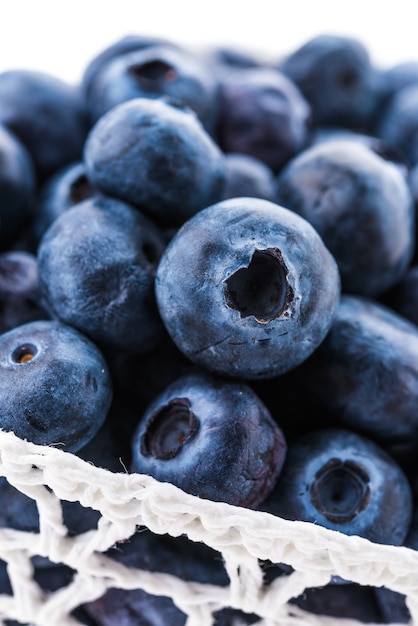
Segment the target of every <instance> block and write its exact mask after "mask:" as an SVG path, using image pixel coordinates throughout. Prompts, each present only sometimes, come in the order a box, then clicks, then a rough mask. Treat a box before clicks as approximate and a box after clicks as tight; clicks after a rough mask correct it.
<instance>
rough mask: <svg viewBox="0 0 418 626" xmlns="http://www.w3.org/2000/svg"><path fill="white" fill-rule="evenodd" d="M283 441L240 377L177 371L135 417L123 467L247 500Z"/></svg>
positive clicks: (279, 455)
mask: <svg viewBox="0 0 418 626" xmlns="http://www.w3.org/2000/svg"><path fill="white" fill-rule="evenodd" d="M285 455H286V441H285V439H284V436H283V433H282V431H281V429H280V428H279V426H278V425H277V424H276V422H275V421H274V420H273V418H272V417H271V415H270V413H269V411H268V409H267V408H266V407H265V405H264V404H263V403H262V402H261V400H260V399H259V398H258V396H257V395H256V394H255V393H254V392H253V391H252V389H250V387H248V386H247V385H246V384H244V383H238V382H225V381H223V380H222V379H216V378H214V377H212V376H209V375H208V374H191V375H189V376H183V377H181V378H179V379H177V380H176V381H175V382H174V383H172V384H171V385H169V386H168V387H167V388H166V389H165V390H164V391H163V392H162V393H161V394H160V395H159V396H158V397H157V398H155V400H154V401H153V402H152V403H151V404H150V406H149V407H148V409H147V410H146V411H145V413H144V415H143V416H142V418H141V419H140V421H139V423H138V427H137V430H136V432H135V434H134V437H133V440H132V464H131V470H132V471H133V472H138V473H142V474H149V475H151V476H153V477H154V478H156V479H157V480H161V481H164V482H170V483H172V484H174V485H176V486H177V487H180V489H183V490H184V491H186V492H187V493H191V494H193V495H196V496H198V497H201V498H207V499H210V500H215V501H221V502H227V503H229V504H233V505H236V506H245V507H248V508H255V507H256V506H257V505H258V504H259V503H260V502H261V501H262V500H263V499H264V498H265V497H266V496H267V494H268V493H269V492H270V491H271V489H272V488H273V485H274V483H275V480H276V478H277V476H278V475H279V473H280V470H281V468H282V466H283V462H284V458H285Z"/></svg>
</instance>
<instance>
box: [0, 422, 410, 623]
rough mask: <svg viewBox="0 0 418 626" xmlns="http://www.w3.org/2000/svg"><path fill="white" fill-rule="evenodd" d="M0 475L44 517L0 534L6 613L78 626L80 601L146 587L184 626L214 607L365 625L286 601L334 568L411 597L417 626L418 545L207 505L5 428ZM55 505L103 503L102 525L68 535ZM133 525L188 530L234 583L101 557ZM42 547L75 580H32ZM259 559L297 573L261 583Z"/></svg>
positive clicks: (264, 619) (1, 604)
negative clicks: (53, 584) (215, 554)
mask: <svg viewBox="0 0 418 626" xmlns="http://www.w3.org/2000/svg"><path fill="white" fill-rule="evenodd" d="M0 474H2V475H4V476H6V477H7V479H8V480H9V482H10V483H11V484H13V485H14V486H15V487H16V488H17V489H19V490H20V491H22V492H24V493H25V494H26V495H28V496H30V497H31V498H34V499H35V500H36V502H37V505H38V509H39V514H40V532H39V534H37V533H26V532H19V531H16V530H13V529H8V528H4V529H0V558H2V559H3V560H5V561H6V562H7V563H8V572H9V576H10V579H11V584H12V589H13V596H6V595H3V596H0V619H1V620H5V619H16V620H18V621H21V622H23V623H30V624H33V625H36V626H52V625H54V626H55V625H58V624H59V625H60V626H76V625H77V624H78V621H77V620H76V619H75V618H74V617H72V616H71V615H70V612H71V611H72V610H73V609H74V608H75V607H77V606H79V605H80V604H83V603H85V602H88V601H91V600H94V599H95V598H98V597H99V596H101V595H102V594H103V593H104V592H105V590H106V589H107V588H109V587H119V588H124V589H133V588H138V587H140V588H142V589H144V590H145V591H147V592H149V593H152V594H156V595H160V596H161V595H167V596H169V597H171V598H172V599H173V601H174V602H175V604H176V605H177V606H178V607H179V608H180V609H181V610H182V611H183V612H184V613H186V615H187V616H188V617H187V626H210V625H211V624H212V623H213V618H212V613H213V612H214V611H217V610H219V609H221V608H223V607H227V606H229V607H233V608H237V609H241V610H243V611H244V612H247V613H256V614H257V615H259V616H260V621H259V622H257V625H258V626H307V625H312V626H320V625H321V626H336V623H337V622H338V625H339V626H354V625H356V624H359V622H357V621H355V620H348V619H341V620H336V618H326V617H322V616H315V615H312V614H310V613H307V612H305V611H303V610H301V609H299V608H297V607H295V606H294V605H291V604H288V600H289V599H290V598H292V597H295V596H299V595H300V594H301V593H303V591H304V590H305V588H307V587H316V586H322V585H324V584H326V583H328V582H329V580H330V578H331V576H333V575H339V576H341V577H343V578H345V579H347V580H351V581H353V582H355V583H359V584H361V585H372V586H376V587H379V586H385V587H388V588H389V589H392V590H394V591H398V592H400V593H403V594H405V595H406V596H407V604H408V608H409V610H410V613H411V616H412V620H411V624H418V552H415V551H413V550H410V549H407V548H398V547H392V546H382V545H377V544H373V543H371V542H369V541H367V540H365V539H362V538H360V537H348V536H345V535H343V534H341V533H338V532H332V531H328V530H326V529H324V528H321V527H319V526H315V525H314V524H309V523H304V522H289V521H286V520H282V519H280V518H277V517H274V516H272V515H268V514H266V513H261V512H256V511H250V510H247V509H243V508H240V507H234V506H230V505H227V504H223V503H217V502H211V501H208V500H202V499H199V498H196V497H194V496H190V495H188V494H185V493H184V492H183V491H181V490H180V489H178V488H176V487H174V486H173V485H170V484H166V483H159V482H157V481H156V480H154V479H152V478H151V477H149V476H143V475H139V474H127V473H123V472H121V473H118V474H114V473H111V472H108V471H106V470H103V469H100V468H97V467H94V466H92V465H91V464H89V463H86V462H85V461H83V460H81V459H79V458H78V457H76V456H74V455H72V454H69V453H65V452H62V451H61V450H58V449H55V448H52V447H44V446H37V445H34V444H31V443H28V442H25V441H22V440H21V439H18V438H17V437H16V436H15V435H13V434H12V433H4V432H1V431H0ZM45 485H46V486H48V487H49V488H50V489H46V487H45ZM60 500H70V501H75V500H78V501H79V502H80V503H81V504H82V505H83V506H88V507H92V508H95V509H97V510H99V511H100V513H101V518H100V521H99V524H98V528H97V530H94V531H90V532H87V533H84V534H81V535H78V536H76V537H68V536H67V535H66V528H65V526H64V525H63V523H62V516H61V506H60ZM138 526H146V527H148V528H149V529H150V530H151V531H152V532H154V533H157V534H165V533H168V534H169V535H172V536H174V537H178V536H180V535H182V534H186V535H187V536H188V537H189V538H190V539H191V540H193V541H203V542H204V543H206V544H207V545H208V546H211V547H212V548H214V549H215V550H218V551H220V552H221V553H222V555H223V557H224V560H225V567H226V570H227V573H228V575H229V577H230V585H229V586H227V587H217V586H213V585H203V584H198V583H189V582H185V581H183V580H179V579H177V578H175V577H174V576H170V575H168V574H162V573H150V572H146V571H141V570H133V569H128V568H126V567H124V566H123V565H121V564H120V563H116V562H115V561H113V560H111V559H109V558H107V557H105V555H103V554H102V552H104V551H106V550H107V549H108V548H109V547H110V546H112V545H114V544H115V542H116V541H119V540H121V539H126V538H128V537H130V536H131V535H132V534H133V533H134V532H135V530H136V529H137V527H138ZM36 554H38V555H42V556H45V557H48V558H49V559H50V560H51V561H53V562H56V563H64V564H66V565H68V566H69V567H71V568H73V569H75V570H77V574H76V576H75V577H74V579H73V580H72V582H71V583H70V584H69V585H68V586H67V587H65V588H62V589H59V590H58V591H56V592H53V593H49V594H45V593H44V592H43V591H42V590H41V589H40V587H39V586H38V585H37V584H36V583H35V582H34V581H33V579H32V571H33V570H32V565H31V561H30V558H31V557H32V556H33V555H36ZM259 559H260V560H270V561H271V562H273V563H286V564H289V565H291V566H292V567H293V568H294V570H295V571H294V572H293V573H292V574H290V575H289V576H283V577H280V578H278V579H276V580H275V581H274V582H273V583H272V584H271V585H269V586H265V585H264V586H263V581H262V571H261V569H260V566H259ZM2 623H4V621H3V622H2Z"/></svg>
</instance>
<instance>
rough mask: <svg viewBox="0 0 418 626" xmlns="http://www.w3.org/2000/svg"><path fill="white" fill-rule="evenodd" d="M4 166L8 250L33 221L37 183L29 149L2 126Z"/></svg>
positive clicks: (3, 229) (2, 225)
mask: <svg viewBox="0 0 418 626" xmlns="http://www.w3.org/2000/svg"><path fill="white" fill-rule="evenodd" d="M0 85H1V76H0ZM0 106H1V105H0ZM0 163H1V168H0V250H6V249H8V248H10V247H11V246H12V245H13V244H14V243H15V241H16V240H17V238H18V236H19V235H20V233H21V232H22V230H23V229H24V228H25V227H26V225H27V223H28V222H29V220H30V218H31V208H32V202H33V199H34V196H35V192H36V189H37V181H36V175H35V169H34V165H33V162H32V158H31V157H30V155H29V153H28V151H27V150H26V148H25V146H24V145H23V144H22V142H21V141H19V139H18V138H17V137H16V136H15V135H14V134H13V133H12V132H10V131H9V130H7V128H5V127H3V126H0Z"/></svg>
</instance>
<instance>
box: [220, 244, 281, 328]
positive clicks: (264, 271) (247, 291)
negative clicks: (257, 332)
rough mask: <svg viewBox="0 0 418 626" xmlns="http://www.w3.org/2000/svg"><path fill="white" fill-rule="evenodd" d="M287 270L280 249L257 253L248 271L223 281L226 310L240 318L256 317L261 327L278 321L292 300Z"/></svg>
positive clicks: (243, 269)
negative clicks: (227, 308)
mask: <svg viewBox="0 0 418 626" xmlns="http://www.w3.org/2000/svg"><path fill="white" fill-rule="evenodd" d="M287 274H288V269H287V267H286V265H285V264H284V261H283V257H282V254H281V252H280V250H279V249H278V248H267V249H265V250H254V252H253V255H252V257H251V261H250V263H249V265H248V266H247V267H242V268H240V269H239V270H237V271H236V272H234V273H233V274H232V275H231V276H230V277H229V278H227V279H226V280H225V281H224V285H225V286H224V297H225V302H226V304H227V306H228V307H229V308H231V309H235V310H236V311H239V313H240V315H241V317H249V316H250V315H253V316H254V317H255V319H256V320H257V322H259V323H260V324H267V323H268V322H269V321H271V320H273V319H275V318H277V317H279V315H281V314H282V313H283V312H284V310H285V309H286V308H287V307H288V305H289V304H290V302H291V301H292V300H293V289H292V288H291V286H290V285H289V283H288V281H287V278H286V277H287Z"/></svg>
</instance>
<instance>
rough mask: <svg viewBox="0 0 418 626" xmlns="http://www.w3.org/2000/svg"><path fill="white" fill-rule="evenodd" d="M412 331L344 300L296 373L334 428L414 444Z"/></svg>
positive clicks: (378, 310) (417, 383) (355, 299)
mask: <svg viewBox="0 0 418 626" xmlns="http://www.w3.org/2000/svg"><path fill="white" fill-rule="evenodd" d="M417 364H418V330H417V328H416V326H415V325H414V324H412V323H411V322H409V321H407V320H406V319H404V318H402V317H401V316H399V315H397V314H396V313H395V312H393V311H391V310H390V309H388V308H386V307H385V306H383V305H381V304H379V303H377V302H374V301H372V300H369V299H366V298H362V297H359V296H348V295H344V296H343V297H342V299H341V304H340V306H339V308H338V310H337V312H336V315H335V318H334V321H333V324H332V326H331V330H330V332H329V333H328V335H327V337H326V338H325V340H324V341H323V343H322V344H321V346H319V348H318V349H317V350H316V351H315V353H314V354H313V355H312V357H311V358H310V359H309V360H308V361H306V362H305V363H303V364H302V366H301V367H300V369H299V370H298V372H297V375H298V379H299V384H300V389H301V390H303V393H306V394H309V395H310V396H311V397H312V398H314V399H315V401H318V402H320V403H321V404H322V406H324V407H325V409H326V410H328V411H330V412H332V413H333V415H334V418H335V422H338V423H339V424H341V425H345V426H347V427H348V428H353V429H355V430H359V431H360V432H363V433H364V434H367V435H369V436H371V437H373V438H376V439H378V440H379V441H381V442H388V443H404V442H410V441H412V440H415V441H416V440H417V439H418V418H417V411H416V406H417V401H418V366H417Z"/></svg>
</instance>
